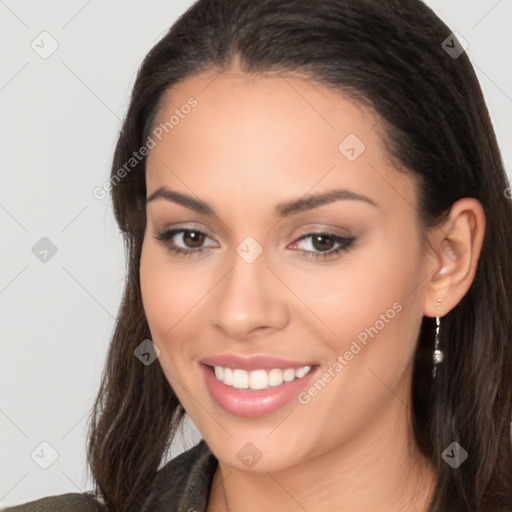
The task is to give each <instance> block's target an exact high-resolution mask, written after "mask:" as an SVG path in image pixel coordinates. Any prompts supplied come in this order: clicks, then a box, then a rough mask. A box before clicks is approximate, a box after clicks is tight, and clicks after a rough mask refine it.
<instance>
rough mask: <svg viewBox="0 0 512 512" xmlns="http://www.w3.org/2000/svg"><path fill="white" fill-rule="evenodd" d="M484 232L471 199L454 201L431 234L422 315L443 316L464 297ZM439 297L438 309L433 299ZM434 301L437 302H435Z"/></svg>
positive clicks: (480, 214)
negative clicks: (430, 267) (447, 214)
mask: <svg viewBox="0 0 512 512" xmlns="http://www.w3.org/2000/svg"><path fill="white" fill-rule="evenodd" d="M484 232H485V214H484V210H483V207H482V205H481V203H480V202H479V201H478V200H476V199H474V198H463V199H459V200H458V201H456V202H455V203H454V204H453V205H452V208H451V210H450V215H449V218H448V220H447V221H446V222H445V223H444V224H443V225H442V226H440V227H439V228H438V229H436V232H435V234H434V235H433V243H432V246H433V247H437V249H436V250H435V251H434V254H433V255H432V256H433V258H432V260H431V261H433V268H432V271H431V274H430V276H431V277H430V278H429V280H428V282H427V289H426V293H425V299H424V315H425V316H429V317H436V316H444V315H446V314H447V313H448V312H449V311H450V310H452V309H453V308H454V307H455V306H456V305H457V304H458V303H459V302H460V300H461V299H462V298H463V297H464V295H465V294H466V292H467V291H468V290H469V288H470V286H471V283H472V282H473V279H474V276H475V273H476V268H477V264H478V259H479V257H480V252H481V249H482V244H483V239H484ZM440 298H441V299H442V303H443V307H442V311H441V312H440V311H439V310H438V309H436V301H437V300H438V299H440ZM437 304H438V302H437Z"/></svg>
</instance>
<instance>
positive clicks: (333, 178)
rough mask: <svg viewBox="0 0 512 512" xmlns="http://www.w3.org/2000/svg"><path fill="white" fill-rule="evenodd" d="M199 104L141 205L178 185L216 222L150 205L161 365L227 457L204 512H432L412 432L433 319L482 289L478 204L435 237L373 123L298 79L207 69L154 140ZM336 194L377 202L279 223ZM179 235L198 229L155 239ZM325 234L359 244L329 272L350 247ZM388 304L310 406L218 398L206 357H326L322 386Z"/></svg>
mask: <svg viewBox="0 0 512 512" xmlns="http://www.w3.org/2000/svg"><path fill="white" fill-rule="evenodd" d="M191 96H193V97H194V98H195V99H196V100H197V102H198V104H197V106H196V107H195V108H194V109H193V110H191V112H190V113H189V114H188V115H186V116H184V118H183V119H181V120H180V122H179V124H177V125H176V126H174V128H173V129H172V130H171V131H169V134H168V135H166V136H165V137H163V138H162V141H161V142H159V143H158V144H157V145H156V147H155V148H153V149H152V150H151V151H150V153H149V156H148V160H147V170H146V184H147V197H148V198H149V197H151V195H152V194H153V193H154V192H155V191H156V190H158V189H159V188H160V187H166V188H168V189H170V190H172V191H176V192H179V193H181V194H186V195H189V196H191V197H192V198H194V199H196V200H201V201H203V202H204V203H207V204H208V205H209V207H210V209H211V210H213V212H215V213H214V214H208V213H204V212H203V213H198V212H195V211H193V210H191V209H189V208H187V207H186V206H183V205H181V204H177V203H176V202H174V201H172V200H169V199H166V198H163V197H160V198H157V199H154V200H152V201H150V202H148V204H147V207H146V209H147V227H146V233H145V238H144V242H143V250H142V257H141V266H140V279H141V287H142V298H143V303H144V309H145V313H146V316H147V319H148V322H149V326H150V330H151V334H152V339H153V342H154V343H155V344H156V345H157V346H158V347H159V349H160V351H161V353H160V356H159V359H158V361H159V364H160V365H161V367H162V368H163V370H164V372H165V375H166V377H167V379H168V381H169V384H170V385H171V386H172V388H173V390H174V391H175V393H176V395H177V396H178V398H179V400H180V402H181V404H182V405H183V406H184V408H185V410H186V411H187V414H188V415H189V417H190V418H191V420H192V421H193V423H194V424H195V425H196V426H197V428H198V429H199V431H200V433H201V434H202V436H203V438H204V439H205V441H206V442H207V444H208V446H209V447H210V448H211V450H212V452H213V453H214V455H215V456H216V457H217V459H218V460H219V466H218V468H217V471H216V473H215V475H214V481H213V485H212V489H211V493H210V498H209V503H208V509H207V510H208V512H220V511H241V510H243V511H244V512H256V511H258V512H261V511H262V510H263V511H266V510H286V511H290V512H295V511H297V512H303V511H304V510H307V511H308V512H320V511H321V512H327V511H329V512H331V511H332V510H341V507H342V508H343V510H344V511H346V512H363V511H364V512H367V511H368V510H378V511H379V512H388V511H389V512H397V511H398V510H400V511H401V512H412V511H414V512H421V511H426V510H427V504H428V502H429V500H430V498H431V496H432V490H433V485H434V483H435V473H434V471H433V468H432V467H431V466H430V464H429V463H428V462H427V461H426V460H424V459H423V458H422V456H420V454H419V452H418V449H417V447H416V444H415V442H414V438H413V434H412V429H411V421H410V410H411V396H410V388H411V378H412V364H413V357H414V350H415V346H416V341H417V338H418V334H419V329H420V325H421V321H422V318H423V316H424V315H425V316H428V317H435V316H436V315H440V316H441V317H442V316H444V315H446V314H447V313H448V312H449V311H450V310H451V309H452V308H453V307H455V306H456V304H457V303H458V302H459V301H460V300H461V298H462V297H463V296H464V294H465V293H466V292H467V290H468V288H469V287H470V285H471V282H472V280H473V277H474V273H475V270H476V265H477V261H478V257H479V254H480V251H481V247H482V241H483V235H484V229H485V216H484V212H483V209H482V206H481V204H480V203H479V202H478V201H477V200H475V199H471V198H464V199H461V200H459V201H457V202H456V203H454V205H453V207H452V209H451V212H450V215H449V217H448V218H447V220H446V221H445V222H444V223H443V224H442V225H441V226H439V227H437V228H436V229H432V230H430V231H428V232H426V233H423V231H422V229H423V228H422V227H421V224H420V221H419V218H418V214H417V211H416V205H417V188H416V185H415V183H414V180H413V179H412V178H411V177H410V176H409V175H407V174H404V173H402V172H399V171H398V170H397V169H395V168H394V167H393V165H392V163H391V162H390V159H389V158H388V155H387V154H386V151H385V148H384V147H383V142H382V138H381V137H379V134H378V129H379V125H378V118H377V117H376V116H375V115H374V114H373V113H372V112H370V111H369V110H367V109H365V108H362V107H360V106H358V105H357V104H355V103H354V102H353V101H351V100H349V99H347V98H344V97H342V96H340V95H339V94H336V93H334V92H332V91H328V90H327V89H325V88H323V87H322V86H320V85H318V84H315V83H313V82H311V81H308V80H306V79H304V77H300V76H298V75H290V74H287V75H284V74H283V75H275V74H274V75H271V74H265V75H258V76H255V75H248V74H246V73H244V72H242V71H241V70H240V69H239V68H238V67H237V66H236V65H235V66H233V67H232V68H231V69H230V70H229V71H228V72H224V73H222V74H218V73H215V72H213V71H212V72H206V73H203V74H201V75H199V76H196V77H193V78H189V79H187V80H186V81H184V82H182V83H180V84H178V85H176V86H174V87H173V88H172V89H171V90H170V91H168V94H167V95H166V98H165V104H164V105H163V108H162V109H161V110H160V112H159V114H158V116H157V119H156V121H155V126H157V125H158V124H159V123H164V122H165V121H167V120H168V119H169V117H170V116H171V115H172V114H173V112H174V110H175V109H176V108H180V106H181V105H183V104H185V103H186V102H187V99H188V98H189V97H191ZM349 134H355V135H356V136H357V137H358V138H359V139H360V140H361V141H362V142H363V143H364V145H365V150H364V151H363V152H362V153H361V154H360V155H359V156H358V157H357V158H356V159H355V160H354V161H350V160H349V159H347V158H346V156H345V155H344V154H343V153H342V152H341V151H340V150H339V148H338V146H339V145H340V143H341V142H342V141H343V140H344V139H345V138H346V137H347V136H348V135H349ZM332 189H347V190H349V191H351V192H354V193H356V194H359V195H364V196H366V197H367V198H369V199H371V201H373V202H374V203H375V205H373V204H370V203H368V202H366V201H363V200H357V199H341V200H336V201H332V202H330V203H328V204H323V205H321V206H317V207H315V208H312V209H309V210H305V211H300V212H296V213H294V214H290V215H289V216H286V217H283V218H280V217H279V216H278V215H277V214H276V211H275V208H276V205H278V204H280V203H283V202H287V201H291V200H295V199H300V198H304V197H309V196H310V195H314V194H320V193H324V192H326V191H329V190H332ZM178 228H181V229H188V230H192V231H194V230H195V232H193V233H190V232H186V233H183V232H182V233H181V234H177V235H175V236H174V237H172V238H171V239H168V240H167V241H161V240H158V239H157V238H156V236H157V235H158V234H159V233H162V232H165V231H166V230H169V229H178ZM197 231H200V232H203V233H205V235H204V236H203V235H201V233H198V232H197ZM325 232H327V233H332V235H334V236H341V237H345V238H353V239H355V240H354V242H353V243H352V245H351V247H350V248H349V249H347V250H341V251H340V252H339V253H338V254H335V255H331V256H328V257H326V258H324V259H321V258H322V256H325V254H323V255H322V253H325V252H330V251H333V250H336V249H337V248H338V247H340V244H339V243H338V242H336V241H333V240H334V239H333V238H332V237H331V238H330V237H326V238H325V237H324V238H321V239H320V240H318V239H316V242H315V241H314V240H315V239H314V237H312V236H310V237H309V238H304V239H302V240H299V239H300V238H301V237H303V236H304V235H307V234H311V233H325ZM423 234H425V235H426V236H428V243H426V242H425V239H424V238H423V236H422V235H423ZM249 236H250V237H252V238H253V239H254V240H255V241H256V242H257V243H258V244H259V246H261V248H262V249H263V252H262V253H261V255H260V256H259V257H257V258H256V259H255V260H254V261H253V262H252V263H247V262H246V261H245V260H244V259H243V258H242V257H241V256H240V255H239V254H238V253H237V251H236V249H237V247H238V246H239V244H240V243H241V242H242V241H243V240H245V239H246V237H249ZM172 247H178V248H181V249H185V250H191V251H195V252H192V253H190V254H188V255H186V256H183V255H182V254H175V253H172V252H171V248H172ZM251 250H254V249H251ZM198 251H199V252H198ZM315 254H316V255H317V256H318V255H320V259H315V257H314V256H315ZM438 299H439V300H440V301H441V302H440V309H436V306H439V302H438ZM394 303H399V304H400V305H401V306H402V308H401V311H400V312H399V313H397V314H396V315H395V316H394V318H393V319H392V320H389V321H388V322H387V323H385V326H384V327H383V328H382V329H379V332H378V334H377V335H374V337H373V338H371V337H369V338H368V343H367V345H366V346H364V347H363V348H362V350H361V351H360V352H359V353H357V355H355V356H354V357H353V359H352V360H351V361H349V362H348V364H347V365H346V366H345V367H344V368H343V370H342V371H340V372H339V373H337V374H336V376H335V378H332V379H331V381H330V382H329V383H328V384H327V385H326V386H325V387H324V388H323V389H322V390H321V391H320V392H319V393H318V394H317V395H316V396H314V397H313V398H312V399H311V401H310V402H309V403H308V404H306V405H303V404H301V403H299V401H298V400H296V399H293V400H292V401H291V402H289V403H288V404H286V405H285V406H283V407H282V408H281V409H279V410H277V411H275V412H274V413H271V414H267V415H264V416H261V417H257V418H244V417H237V416H235V415H232V414H229V413H227V412H226V411H224V410H223V409H222V408H220V407H219V406H218V405H217V404H216V402H214V401H213V399H212V398H211V397H210V394H209V392H208V389H207V387H206V384H205V380H204V376H203V373H202V370H201V367H200V364H199V360H200V359H202V358H204V357H207V356H212V355H219V354H222V355H224V354H237V355H242V356H249V355H272V356H278V357H283V358H285V359H291V360H294V361H316V362H317V363H318V364H319V365H320V366H321V368H320V369H319V373H318V375H321V374H322V373H323V372H325V371H327V369H328V368H329V367H332V365H333V363H334V362H335V361H336V358H337V356H338V355H343V354H344V353H345V352H346V351H347V350H348V349H349V348H350V346H351V343H352V342H353V341H354V340H356V339H357V335H358V334H360V333H361V332H363V331H365V328H369V327H370V326H375V325H376V322H377V320H379V318H381V317H380V315H381V314H385V312H386V311H387V310H389V309H390V308H391V307H392V305H393V304H394ZM247 442H251V443H252V444H254V445H255V446H256V447H257V449H258V450H259V452H261V459H260V460H259V461H258V462H257V463H256V464H254V466H252V467H251V468H248V467H246V465H245V464H244V463H243V462H242V461H241V460H240V459H239V458H238V457H237V453H238V452H239V450H240V449H241V448H242V447H244V445H246V443H247Z"/></svg>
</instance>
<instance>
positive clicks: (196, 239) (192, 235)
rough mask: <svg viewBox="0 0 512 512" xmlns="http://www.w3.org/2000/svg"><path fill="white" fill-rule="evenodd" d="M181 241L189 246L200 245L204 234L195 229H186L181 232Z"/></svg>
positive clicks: (195, 246)
mask: <svg viewBox="0 0 512 512" xmlns="http://www.w3.org/2000/svg"><path fill="white" fill-rule="evenodd" d="M183 241H184V242H185V244H186V245H188V246H189V247H191V248H197V247H201V245H203V242H204V234H203V233H198V232H197V231H186V232H185V233H184V234H183Z"/></svg>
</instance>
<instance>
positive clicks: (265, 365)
mask: <svg viewBox="0 0 512 512" xmlns="http://www.w3.org/2000/svg"><path fill="white" fill-rule="evenodd" d="M199 362H200V363H202V364H206V365H208V366H222V367H223V368H232V369H236V368H239V369H240V370H245V371H248V372H250V371H252V370H272V368H280V369H282V370H286V369H287V368H295V369H297V368H303V367H304V366H318V363H316V362H311V361H306V362H301V361H289V360H286V359H281V358H280V357H274V356H263V355H260V356H251V357H241V356H236V355H233V354H226V355H221V356H212V357H205V358H204V359H201V360H200V361H199Z"/></svg>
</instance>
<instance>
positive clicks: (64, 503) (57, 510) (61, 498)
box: [0, 493, 105, 512]
mask: <svg viewBox="0 0 512 512" xmlns="http://www.w3.org/2000/svg"><path fill="white" fill-rule="evenodd" d="M71 510H72V511H73V512H103V511H104V510H105V508H104V506H103V505H102V504H101V503H99V502H98V501H96V500H95V499H94V497H93V496H92V495H90V494H87V493H83V494H79V493H68V494H59V495H57V496H48V497H46V498H41V499H39V500H35V501H30V502H28V503H24V504H22V505H16V506H14V507H7V508H3V509H1V511H0V512H68V511H71Z"/></svg>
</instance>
